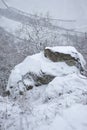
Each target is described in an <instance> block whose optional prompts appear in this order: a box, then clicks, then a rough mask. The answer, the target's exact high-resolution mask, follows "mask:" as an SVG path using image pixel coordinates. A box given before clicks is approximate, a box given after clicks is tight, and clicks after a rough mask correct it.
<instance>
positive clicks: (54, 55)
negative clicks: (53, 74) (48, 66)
mask: <svg viewBox="0 0 87 130" xmlns="http://www.w3.org/2000/svg"><path fill="white" fill-rule="evenodd" d="M44 55H45V57H47V58H49V59H50V60H52V61H53V62H66V63H67V64H68V65H69V66H74V65H76V62H77V59H75V58H74V57H72V56H71V55H70V54H64V53H60V52H53V51H52V50H51V49H45V50H44Z"/></svg>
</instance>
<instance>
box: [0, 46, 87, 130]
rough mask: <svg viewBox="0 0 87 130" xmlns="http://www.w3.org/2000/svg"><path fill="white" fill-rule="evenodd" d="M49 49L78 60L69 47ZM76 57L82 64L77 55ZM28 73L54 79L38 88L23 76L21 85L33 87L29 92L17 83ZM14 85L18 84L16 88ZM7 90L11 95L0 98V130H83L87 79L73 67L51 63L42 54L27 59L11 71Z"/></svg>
mask: <svg viewBox="0 0 87 130" xmlns="http://www.w3.org/2000/svg"><path fill="white" fill-rule="evenodd" d="M65 48H66V50H65ZM50 49H51V50H52V51H53V52H62V53H65V54H66V53H67V54H70V55H71V56H72V54H77V55H78V57H79V53H78V52H77V51H76V49H75V48H73V47H54V48H50ZM73 56H74V57H75V56H76V55H73ZM79 58H80V61H81V63H82V64H83V65H84V64H85V62H84V59H83V57H82V55H81V54H80V57H79ZM29 72H32V73H33V74H36V75H37V76H38V75H40V74H41V72H43V73H45V74H49V75H54V76H55V77H54V79H53V80H52V81H50V82H49V83H48V84H42V85H40V86H38V87H36V86H35V84H34V80H31V79H30V78H29V79H28V77H26V79H25V84H27V85H31V83H32V85H33V89H31V90H29V91H26V89H25V88H24V86H23V84H22V82H20V81H21V78H22V77H23V76H24V75H25V74H28V73H29ZM18 82H20V83H21V84H20V85H19V86H18V84H17V83H18ZM19 89H20V90H22V91H23V92H24V93H23V95H20V94H19V93H17V92H19ZM7 90H9V91H10V93H11V95H10V96H9V97H4V98H3V97H0V106H2V107H0V124H1V126H0V127H1V130H4V129H6V130H54V129H55V130H58V129H59V130H86V129H87V78H86V77H85V76H82V75H81V74H80V73H79V70H78V69H77V68H76V67H75V66H68V65H67V64H66V63H65V62H52V61H51V60H49V59H48V58H46V57H44V55H43V52H41V53H39V54H35V55H33V56H28V57H27V58H26V59H25V60H24V61H23V62H22V63H20V64H19V65H17V66H16V67H15V68H14V69H13V70H12V73H11V75H10V78H9V81H8V86H7ZM13 98H14V99H13Z"/></svg>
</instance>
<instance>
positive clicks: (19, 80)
mask: <svg viewBox="0 0 87 130" xmlns="http://www.w3.org/2000/svg"><path fill="white" fill-rule="evenodd" d="M84 65H85V61H84V58H83V57H82V55H81V54H80V53H79V52H77V50H76V49H75V48H74V47H53V48H52V47H50V48H46V49H45V50H44V53H43V52H41V53H39V54H36V55H33V56H28V57H27V58H26V59H25V60H24V61H23V62H22V63H20V64H19V65H17V66H15V68H14V69H13V70H12V72H11V75H10V77H9V81H8V85H7V89H6V91H7V94H8V95H9V94H11V95H12V96H13V97H15V96H16V95H19V94H20V95H22V94H23V93H24V92H25V91H27V90H31V89H32V88H33V87H37V86H41V85H46V84H49V83H50V82H51V81H52V80H53V79H54V78H55V77H61V76H66V75H69V74H72V73H78V72H80V71H82V70H83V69H84Z"/></svg>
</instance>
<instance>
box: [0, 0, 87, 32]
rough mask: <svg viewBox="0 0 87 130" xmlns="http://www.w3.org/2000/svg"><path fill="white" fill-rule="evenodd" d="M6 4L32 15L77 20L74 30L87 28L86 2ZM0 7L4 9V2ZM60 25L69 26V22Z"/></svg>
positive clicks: (58, 0)
mask: <svg viewBox="0 0 87 130" xmlns="http://www.w3.org/2000/svg"><path fill="white" fill-rule="evenodd" d="M6 3H7V5H8V6H10V7H14V8H17V9H19V10H22V11H24V12H27V13H30V14H35V13H42V14H46V13H47V12H49V14H50V15H51V16H52V17H53V18H57V19H62V20H76V22H75V23H73V22H72V23H71V24H72V26H71V27H72V28H73V27H74V28H77V27H80V26H84V25H85V26H87V24H86V23H87V11H86V8H87V1H86V0H51V1H50V0H44V1H41V0H27V1H26V2H25V0H7V1H6ZM49 3H50V6H49ZM0 7H3V4H2V2H1V3H0ZM58 24H60V25H61V24H62V26H64V24H65V25H66V24H67V26H68V24H69V22H68V23H66V22H63V21H62V22H61V21H59V22H58ZM86 31H87V29H86Z"/></svg>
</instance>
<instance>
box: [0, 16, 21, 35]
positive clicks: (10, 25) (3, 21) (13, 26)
mask: <svg viewBox="0 0 87 130" xmlns="http://www.w3.org/2000/svg"><path fill="white" fill-rule="evenodd" d="M19 26H21V23H19V22H16V21H14V20H11V19H8V18H6V17H3V16H1V17H0V27H3V28H4V29H5V30H6V31H8V32H10V33H15V31H16V30H17V29H18V27H19Z"/></svg>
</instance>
